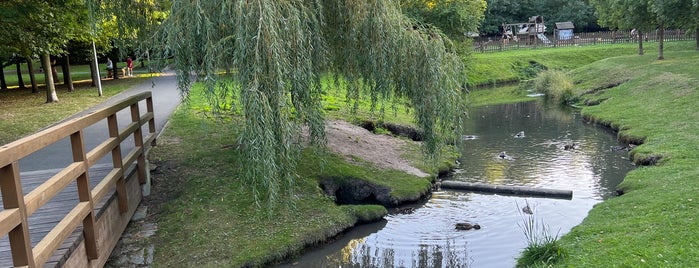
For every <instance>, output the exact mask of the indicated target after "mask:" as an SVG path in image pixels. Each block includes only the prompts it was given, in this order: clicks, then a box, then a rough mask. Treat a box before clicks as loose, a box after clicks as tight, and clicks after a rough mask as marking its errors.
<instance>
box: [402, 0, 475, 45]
mask: <svg viewBox="0 0 699 268" xmlns="http://www.w3.org/2000/svg"><path fill="white" fill-rule="evenodd" d="M400 2H401V8H402V9H403V13H406V14H407V15H408V16H410V17H411V18H412V19H414V20H416V21H417V22H418V23H423V24H429V25H434V26H435V27H437V28H439V29H440V30H442V31H443V32H444V33H445V34H447V35H448V36H449V38H451V39H454V40H463V39H465V38H466V37H467V35H468V34H469V33H478V27H479V26H480V24H481V22H482V21H483V16H484V12H485V9H486V2H485V0H401V1H400Z"/></svg>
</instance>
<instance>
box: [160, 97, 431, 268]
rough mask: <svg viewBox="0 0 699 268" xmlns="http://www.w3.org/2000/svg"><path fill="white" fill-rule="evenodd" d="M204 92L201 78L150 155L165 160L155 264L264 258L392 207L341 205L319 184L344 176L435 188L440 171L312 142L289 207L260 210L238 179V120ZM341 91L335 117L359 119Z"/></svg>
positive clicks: (403, 187)
mask: <svg viewBox="0 0 699 268" xmlns="http://www.w3.org/2000/svg"><path fill="white" fill-rule="evenodd" d="M200 90H201V85H198V84H197V85H195V87H194V88H193V90H192V93H191V94H192V95H190V98H191V100H190V102H189V103H187V104H186V105H182V106H181V107H180V108H178V109H177V111H176V112H175V114H174V115H173V116H172V118H171V120H170V125H169V127H168V128H167V129H166V131H165V132H164V134H163V135H162V136H161V138H160V139H159V146H157V147H155V148H154V149H153V150H152V151H151V155H150V158H151V160H152V161H153V162H154V163H155V164H156V165H159V167H158V169H157V170H156V172H155V176H154V187H155V189H154V191H153V192H156V193H159V194H158V195H161V196H160V197H158V198H160V201H162V203H161V204H162V210H160V213H158V217H159V218H158V225H159V232H158V240H159V241H158V245H157V247H156V249H157V250H156V256H155V261H154V263H155V264H156V265H155V266H156V267H171V266H178V267H182V266H185V267H240V266H248V265H250V266H262V265H265V264H267V263H269V262H274V261H279V260H281V259H282V258H285V257H288V256H290V255H293V254H296V253H298V252H300V251H301V250H302V249H303V248H304V247H305V246H307V245H312V244H315V243H320V242H321V241H324V240H326V239H328V238H330V237H332V236H334V235H336V234H338V233H339V232H341V231H342V230H344V229H346V228H349V227H351V226H353V225H354V224H355V223H357V222H361V221H369V220H376V219H379V218H381V217H383V216H384V215H385V214H386V213H387V210H386V208H384V207H383V206H380V205H336V204H335V202H334V201H333V200H332V199H331V198H329V197H328V196H326V195H325V194H324V193H323V192H322V190H321V189H320V188H319V183H320V181H322V180H328V179H331V180H334V181H336V182H337V183H339V184H341V183H343V182H344V181H346V180H355V179H359V180H363V181H366V182H369V183H371V184H374V185H379V186H382V187H388V188H391V195H392V196H393V197H395V198H398V199H408V200H409V199H413V198H415V197H416V195H417V196H419V195H420V194H422V193H425V191H426V190H427V189H428V188H429V187H430V184H431V183H430V181H431V178H419V177H415V176H412V175H408V174H406V173H404V172H400V171H395V170H386V169H378V168H374V167H373V165H370V164H364V163H363V162H362V161H361V160H359V159H355V160H354V161H353V162H355V163H357V164H350V163H348V162H347V161H346V160H345V158H344V157H339V156H337V155H333V154H332V153H329V152H327V151H322V150H321V151H318V150H315V149H314V148H308V149H307V150H306V151H304V152H303V153H302V155H301V158H300V159H299V160H298V163H299V166H298V170H297V174H298V175H299V177H298V179H297V188H296V189H294V195H293V197H284V200H285V202H284V205H281V206H277V207H274V208H268V207H266V206H263V207H262V209H261V208H260V207H258V206H256V205H255V203H254V200H253V193H252V191H251V190H250V189H249V188H247V187H245V185H244V184H243V183H242V182H241V181H240V180H239V179H238V177H237V174H239V173H240V166H239V165H240V163H241V161H240V155H239V153H238V151H239V150H236V146H237V145H236V135H237V134H238V133H237V131H238V129H237V128H236V126H237V125H239V124H240V123H239V122H237V121H236V120H239V119H238V118H235V117H233V118H228V119H212V118H211V117H210V115H209V114H207V113H206V112H205V111H207V110H209V108H207V105H206V104H205V101H204V100H203V97H202V96H201V95H200V93H201V91H200ZM336 95H337V94H335V93H330V94H328V97H327V98H326V99H325V100H324V103H325V107H326V111H327V113H328V117H330V118H342V119H345V120H351V118H348V117H347V116H348V114H349V113H348V111H346V108H347V105H346V104H344V103H343V102H342V101H340V99H339V98H338V97H337V96H336ZM393 116H398V117H405V115H400V114H395V115H393ZM406 150H408V151H409V150H415V151H417V148H407V149H406ZM156 201H157V200H156ZM156 203H157V202H156Z"/></svg>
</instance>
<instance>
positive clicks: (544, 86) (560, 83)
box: [531, 70, 574, 104]
mask: <svg viewBox="0 0 699 268" xmlns="http://www.w3.org/2000/svg"><path fill="white" fill-rule="evenodd" d="M531 85H532V87H533V90H534V91H537V92H542V93H544V94H545V95H546V98H547V99H548V100H551V101H553V102H554V103H558V104H566V103H569V102H573V101H574V96H573V83H572V82H571V80H570V78H569V77H568V75H567V74H566V73H565V72H563V71H560V70H548V71H544V72H542V73H540V74H539V75H538V76H537V77H536V78H535V79H534V80H532V83H531Z"/></svg>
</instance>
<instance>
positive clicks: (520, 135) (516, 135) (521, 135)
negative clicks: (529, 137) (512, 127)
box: [515, 131, 524, 138]
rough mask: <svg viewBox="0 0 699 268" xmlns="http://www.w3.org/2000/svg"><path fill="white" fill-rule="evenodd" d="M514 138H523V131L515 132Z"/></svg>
mask: <svg viewBox="0 0 699 268" xmlns="http://www.w3.org/2000/svg"><path fill="white" fill-rule="evenodd" d="M515 138H524V131H520V132H517V134H515Z"/></svg>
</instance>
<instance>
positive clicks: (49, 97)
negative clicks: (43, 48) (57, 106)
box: [41, 53, 58, 103]
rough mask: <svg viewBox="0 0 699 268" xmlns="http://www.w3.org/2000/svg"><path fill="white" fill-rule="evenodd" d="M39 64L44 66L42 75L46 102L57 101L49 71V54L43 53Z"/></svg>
mask: <svg viewBox="0 0 699 268" xmlns="http://www.w3.org/2000/svg"><path fill="white" fill-rule="evenodd" d="M41 64H42V65H43V66H44V77H45V78H46V103H54V102H58V95H56V86H55V85H54V84H53V76H52V75H51V74H50V73H49V72H51V69H52V67H51V55H49V54H48V53H46V54H44V55H43V56H42V59H41Z"/></svg>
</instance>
